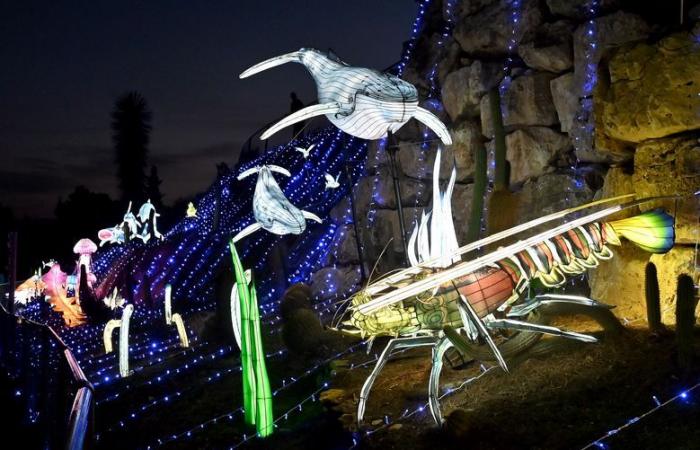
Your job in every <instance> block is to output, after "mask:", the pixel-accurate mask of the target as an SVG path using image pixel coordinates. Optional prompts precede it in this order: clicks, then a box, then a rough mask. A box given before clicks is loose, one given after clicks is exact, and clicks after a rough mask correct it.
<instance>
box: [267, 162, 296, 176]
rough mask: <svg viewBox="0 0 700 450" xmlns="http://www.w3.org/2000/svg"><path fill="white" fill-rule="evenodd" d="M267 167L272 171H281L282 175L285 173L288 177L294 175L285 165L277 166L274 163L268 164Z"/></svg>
mask: <svg viewBox="0 0 700 450" xmlns="http://www.w3.org/2000/svg"><path fill="white" fill-rule="evenodd" d="M267 168H268V169H270V171H272V172H277V173H281V174H282V175H284V176H286V177H291V176H292V174H291V173H289V171H288V170H287V169H285V168H284V167H280V166H275V165H274V164H268V166H267Z"/></svg>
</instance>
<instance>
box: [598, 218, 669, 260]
mask: <svg viewBox="0 0 700 450" xmlns="http://www.w3.org/2000/svg"><path fill="white" fill-rule="evenodd" d="M606 225H607V226H609V227H610V228H612V230H611V229H610V228H608V227H605V228H604V233H605V234H606V240H607V241H608V242H610V243H611V244H615V245H619V244H620V241H619V239H618V236H622V237H624V238H625V239H627V240H629V241H631V242H633V243H634V244H635V245H636V246H637V247H639V248H641V249H643V250H646V251H648V252H650V253H666V252H668V251H669V250H671V248H672V247H673V243H674V241H675V229H674V219H673V216H671V215H669V214H667V213H666V212H665V211H663V210H661V209H656V210H652V211H647V212H645V213H642V214H640V215H638V216H634V217H629V218H627V219H622V220H616V221H613V222H609V223H607V224H606Z"/></svg>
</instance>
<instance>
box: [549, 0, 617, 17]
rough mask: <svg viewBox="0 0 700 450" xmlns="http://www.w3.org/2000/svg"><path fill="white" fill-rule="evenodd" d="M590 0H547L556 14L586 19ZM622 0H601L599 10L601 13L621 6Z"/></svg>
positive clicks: (550, 8) (588, 13)
mask: <svg viewBox="0 0 700 450" xmlns="http://www.w3.org/2000/svg"><path fill="white" fill-rule="evenodd" d="M590 3H591V2H590V0H547V6H548V7H549V10H550V11H551V12H552V14H554V15H559V16H564V17H570V18H572V19H586V18H587V17H589V15H590V11H589V10H588V8H589V6H590ZM619 4H620V0H600V1H599V2H598V11H597V13H598V14H600V13H602V12H605V11H610V10H612V9H613V8H616V7H617V6H619Z"/></svg>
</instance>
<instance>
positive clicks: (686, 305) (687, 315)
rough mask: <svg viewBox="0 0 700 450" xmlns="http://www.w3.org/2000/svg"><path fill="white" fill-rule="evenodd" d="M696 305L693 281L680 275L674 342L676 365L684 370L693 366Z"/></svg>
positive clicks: (687, 276) (686, 276)
mask: <svg viewBox="0 0 700 450" xmlns="http://www.w3.org/2000/svg"><path fill="white" fill-rule="evenodd" d="M696 303H697V298H696V297H695V284H694V283H693V279H692V278H691V277H690V276H689V275H685V274H683V275H680V276H679V277H678V287H677V290H676V342H677V345H678V365H679V366H680V367H681V368H683V369H686V370H688V369H690V368H691V366H692V365H693V356H694V354H693V326H694V325H695V304H696Z"/></svg>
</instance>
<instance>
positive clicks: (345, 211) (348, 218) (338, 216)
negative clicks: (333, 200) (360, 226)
mask: <svg viewBox="0 0 700 450" xmlns="http://www.w3.org/2000/svg"><path fill="white" fill-rule="evenodd" d="M330 216H331V220H332V221H333V222H335V223H337V224H338V225H344V224H350V223H352V210H351V208H350V197H344V198H343V199H342V200H341V201H339V202H338V204H337V205H335V206H334V207H333V209H331V213H330Z"/></svg>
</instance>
